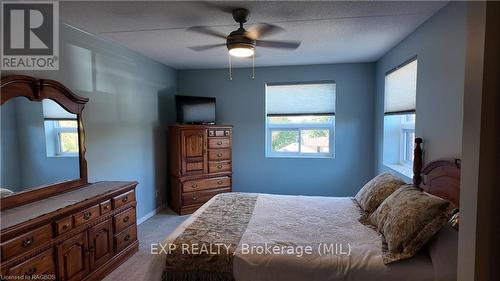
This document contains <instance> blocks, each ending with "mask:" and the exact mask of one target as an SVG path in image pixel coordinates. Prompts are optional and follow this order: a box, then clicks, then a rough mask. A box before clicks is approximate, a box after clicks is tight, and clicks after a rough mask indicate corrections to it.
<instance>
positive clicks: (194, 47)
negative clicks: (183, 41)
mask: <svg viewBox="0 0 500 281" xmlns="http://www.w3.org/2000/svg"><path fill="white" fill-rule="evenodd" d="M222 46H226V44H225V43H220V44H211V45H202V46H193V47H189V49H191V50H193V51H197V52H199V51H206V50H210V49H213V48H217V47H222Z"/></svg>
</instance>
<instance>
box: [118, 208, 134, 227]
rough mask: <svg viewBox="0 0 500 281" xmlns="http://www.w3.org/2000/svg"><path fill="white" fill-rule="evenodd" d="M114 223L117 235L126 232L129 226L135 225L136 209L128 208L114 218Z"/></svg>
mask: <svg viewBox="0 0 500 281" xmlns="http://www.w3.org/2000/svg"><path fill="white" fill-rule="evenodd" d="M113 223H114V225H115V233H118V232H120V231H122V230H124V229H125V228H127V226H129V225H132V224H135V208H128V209H127V210H125V211H123V212H121V213H119V214H117V215H115V216H114V217H113Z"/></svg>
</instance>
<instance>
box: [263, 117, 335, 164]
mask: <svg viewBox="0 0 500 281" xmlns="http://www.w3.org/2000/svg"><path fill="white" fill-rule="evenodd" d="M291 116H292V115H291ZM283 117H287V116H283ZM330 117H331V118H330V120H331V121H330V122H325V123H317V122H314V123H288V124H276V123H272V122H270V118H271V117H266V157H290V158H294V157H295V158H334V155H335V153H334V150H335V116H330ZM317 129H320V130H328V146H329V147H328V151H329V152H328V153H313V152H300V148H301V145H302V141H301V136H302V134H301V131H304V130H317ZM273 131H297V132H298V135H299V137H298V145H299V146H298V152H277V151H273V149H272V141H273V139H272V133H273Z"/></svg>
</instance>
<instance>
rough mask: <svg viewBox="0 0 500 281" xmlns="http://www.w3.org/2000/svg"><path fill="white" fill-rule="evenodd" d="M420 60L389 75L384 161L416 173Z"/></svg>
mask: <svg viewBox="0 0 500 281" xmlns="http://www.w3.org/2000/svg"><path fill="white" fill-rule="evenodd" d="M416 93H417V60H416V59H414V60H411V61H410V62H408V63H405V64H403V65H401V66H399V67H398V68H396V69H395V70H393V71H390V72H389V73H388V74H386V76H385V108H384V115H385V116H384V147H383V149H384V154H383V161H384V164H385V165H386V166H388V167H390V168H392V169H394V170H396V171H398V172H400V173H402V174H404V175H406V176H408V177H411V176H412V164H413V149H414V140H415V117H416V115H415V109H416V106H415V105H416Z"/></svg>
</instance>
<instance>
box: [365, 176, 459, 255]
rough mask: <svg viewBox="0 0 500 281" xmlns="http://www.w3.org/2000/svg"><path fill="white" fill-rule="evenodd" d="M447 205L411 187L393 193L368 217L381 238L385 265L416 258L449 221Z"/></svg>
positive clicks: (439, 199)
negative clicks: (414, 256) (382, 239)
mask: <svg viewBox="0 0 500 281" xmlns="http://www.w3.org/2000/svg"><path fill="white" fill-rule="evenodd" d="M449 208H450V203H449V202H448V201H445V200H443V199H441V198H439V197H437V196H434V195H431V194H429V193H426V192H423V191H421V190H420V189H419V188H417V187H415V186H411V185H407V186H403V187H401V188H400V189H398V190H396V191H394V193H392V194H391V195H390V196H389V197H387V199H385V201H384V202H382V204H381V205H380V206H379V207H378V208H377V210H375V212H374V213H373V214H371V215H370V217H369V221H370V222H371V223H372V224H373V225H374V226H375V227H376V228H377V230H378V231H379V232H380V233H381V234H382V235H383V236H384V240H385V241H384V245H383V247H382V250H383V251H382V252H383V254H382V260H383V261H384V263H385V264H388V263H391V262H395V261H398V260H401V259H407V258H410V257H412V256H413V255H415V254H416V253H417V252H418V250H420V248H422V247H423V246H424V245H425V244H426V243H427V241H429V239H431V238H432V237H433V236H434V235H435V234H436V233H437V232H438V231H439V230H440V229H441V228H442V227H443V226H444V225H446V223H447V221H448V214H449V210H448V209H449Z"/></svg>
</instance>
